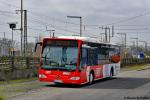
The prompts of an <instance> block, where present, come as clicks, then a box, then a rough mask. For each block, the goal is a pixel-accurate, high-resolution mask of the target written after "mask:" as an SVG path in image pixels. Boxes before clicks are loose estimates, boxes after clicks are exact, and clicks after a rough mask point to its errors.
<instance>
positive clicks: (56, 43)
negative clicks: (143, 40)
mask: <svg viewBox="0 0 150 100" xmlns="http://www.w3.org/2000/svg"><path fill="white" fill-rule="evenodd" d="M37 44H40V45H41V57H40V68H39V80H40V81H41V82H53V83H63V84H85V83H90V84H91V83H92V82H93V81H95V80H98V79H102V78H107V77H113V76H115V75H117V74H118V73H119V71H120V47H119V46H117V45H113V44H110V43H102V42H99V41H98V40H96V39H93V38H88V37H75V36H70V37H65V36H62V37H57V38H44V39H43V40H42V42H39V43H37ZM37 44H36V45H37Z"/></svg>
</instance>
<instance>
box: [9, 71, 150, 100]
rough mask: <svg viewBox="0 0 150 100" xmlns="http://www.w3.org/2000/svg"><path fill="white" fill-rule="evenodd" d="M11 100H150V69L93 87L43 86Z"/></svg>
mask: <svg viewBox="0 0 150 100" xmlns="http://www.w3.org/2000/svg"><path fill="white" fill-rule="evenodd" d="M10 100H150V69H147V70H141V71H126V72H122V73H120V75H119V76H117V77H116V78H114V79H112V80H108V79H104V80H100V81H97V82H95V83H94V84H93V85H84V86H81V87H75V86H64V85H63V86H55V85H49V84H47V85H43V86H42V87H40V88H39V89H37V90H34V91H30V92H28V93H26V94H24V95H20V96H17V97H13V98H10Z"/></svg>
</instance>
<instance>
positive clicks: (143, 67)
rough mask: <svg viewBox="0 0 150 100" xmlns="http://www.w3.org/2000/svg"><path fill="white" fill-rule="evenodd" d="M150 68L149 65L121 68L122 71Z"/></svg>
mask: <svg viewBox="0 0 150 100" xmlns="http://www.w3.org/2000/svg"><path fill="white" fill-rule="evenodd" d="M147 68H150V64H141V65H131V66H126V67H124V68H122V69H121V70H122V71H130V70H131V71H132V70H142V69H147Z"/></svg>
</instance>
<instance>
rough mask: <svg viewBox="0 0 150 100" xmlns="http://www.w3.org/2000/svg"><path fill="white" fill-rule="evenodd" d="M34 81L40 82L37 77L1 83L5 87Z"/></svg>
mask: <svg viewBox="0 0 150 100" xmlns="http://www.w3.org/2000/svg"><path fill="white" fill-rule="evenodd" d="M34 80H38V79H37V77H33V78H24V79H16V80H9V81H0V85H3V84H15V83H23V82H29V81H34Z"/></svg>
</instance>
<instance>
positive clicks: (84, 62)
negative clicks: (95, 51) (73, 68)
mask: <svg viewBox="0 0 150 100" xmlns="http://www.w3.org/2000/svg"><path fill="white" fill-rule="evenodd" d="M80 65H81V67H82V68H83V67H84V65H87V49H86V48H82V51H81V62H80Z"/></svg>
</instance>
